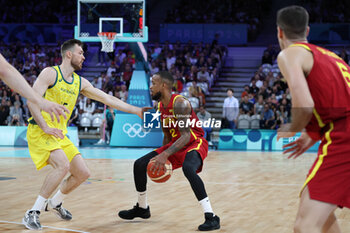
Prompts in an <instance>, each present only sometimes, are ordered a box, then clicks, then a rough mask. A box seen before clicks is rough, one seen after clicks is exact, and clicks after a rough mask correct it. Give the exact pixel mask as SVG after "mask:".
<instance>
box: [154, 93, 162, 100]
mask: <svg viewBox="0 0 350 233" xmlns="http://www.w3.org/2000/svg"><path fill="white" fill-rule="evenodd" d="M161 97H162V93H160V91H158V92H157V93H156V94H154V95H152V100H155V101H159V100H160V98H161Z"/></svg>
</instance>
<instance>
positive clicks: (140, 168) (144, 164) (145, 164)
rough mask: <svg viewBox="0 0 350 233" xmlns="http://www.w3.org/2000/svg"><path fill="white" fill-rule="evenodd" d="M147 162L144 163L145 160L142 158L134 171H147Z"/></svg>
mask: <svg viewBox="0 0 350 233" xmlns="http://www.w3.org/2000/svg"><path fill="white" fill-rule="evenodd" d="M147 164H148V163H147V162H145V161H144V159H143V158H142V157H141V158H139V159H137V160H136V161H135V163H134V171H135V170H137V171H139V170H142V169H144V170H145V169H146V168H147Z"/></svg>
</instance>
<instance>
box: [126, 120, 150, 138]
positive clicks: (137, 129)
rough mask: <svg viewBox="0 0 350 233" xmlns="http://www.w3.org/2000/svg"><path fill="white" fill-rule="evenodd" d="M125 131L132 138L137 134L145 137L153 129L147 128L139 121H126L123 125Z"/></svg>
mask: <svg viewBox="0 0 350 233" xmlns="http://www.w3.org/2000/svg"><path fill="white" fill-rule="evenodd" d="M123 131H124V133H126V134H127V135H128V136H129V137H131V138H134V137H136V136H138V137H139V138H144V137H145V136H146V135H147V134H148V133H149V132H150V131H151V129H148V130H145V129H144V128H142V126H141V125H140V124H138V123H135V124H133V125H131V124H129V123H126V124H124V125H123Z"/></svg>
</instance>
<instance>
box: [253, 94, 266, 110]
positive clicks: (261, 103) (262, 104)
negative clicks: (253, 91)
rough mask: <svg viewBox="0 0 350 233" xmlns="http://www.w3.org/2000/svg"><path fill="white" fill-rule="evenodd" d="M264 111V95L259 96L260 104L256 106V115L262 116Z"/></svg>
mask: <svg viewBox="0 0 350 233" xmlns="http://www.w3.org/2000/svg"><path fill="white" fill-rule="evenodd" d="M263 110H264V97H263V96H262V95H259V96H258V102H256V103H255V105H254V115H260V114H261V113H262V112H263Z"/></svg>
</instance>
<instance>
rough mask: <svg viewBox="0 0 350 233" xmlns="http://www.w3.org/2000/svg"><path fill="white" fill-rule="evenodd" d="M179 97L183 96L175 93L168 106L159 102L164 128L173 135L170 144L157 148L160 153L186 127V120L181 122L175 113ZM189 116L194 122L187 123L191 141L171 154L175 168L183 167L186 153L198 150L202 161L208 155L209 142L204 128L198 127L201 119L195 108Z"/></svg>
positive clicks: (170, 157)
mask: <svg viewBox="0 0 350 233" xmlns="http://www.w3.org/2000/svg"><path fill="white" fill-rule="evenodd" d="M179 97H182V96H181V95H178V94H173V95H172V96H171V98H170V102H169V104H168V106H163V103H162V102H160V103H159V104H158V110H159V112H160V113H161V124H162V127H163V129H165V130H168V131H169V133H170V135H171V141H170V142H169V143H168V144H166V145H164V146H162V147H160V148H158V149H156V152H157V153H158V154H160V153H161V152H163V151H164V150H166V149H168V148H169V147H170V146H171V145H172V144H173V143H174V142H175V141H176V140H177V139H179V138H180V137H181V133H180V130H179V127H180V128H181V127H186V122H183V123H180V121H178V120H177V118H176V117H175V115H174V114H175V113H174V110H175V109H174V104H175V101H176V99H177V98H179ZM182 98H184V97H182ZM188 118H189V120H190V122H191V124H193V125H187V126H188V127H189V128H190V131H191V138H190V141H189V142H188V143H187V145H185V146H184V147H183V148H182V149H180V150H179V151H178V152H176V153H175V154H173V155H171V156H169V158H168V159H169V161H170V162H171V163H172V165H173V169H176V168H179V167H182V163H183V161H184V159H185V157H186V154H187V153H188V152H190V151H193V150H196V151H197V152H198V153H199V155H200V157H201V158H202V161H203V160H204V159H205V158H206V157H207V153H208V142H207V140H205V138H204V130H203V129H202V128H201V127H197V124H196V122H197V121H199V120H198V117H197V115H196V113H195V112H194V111H193V109H191V116H189V117H188ZM192 122H193V123H192ZM182 124H183V125H182ZM201 170H202V166H201V167H200V169H199V170H198V171H197V172H200V171H201Z"/></svg>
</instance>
